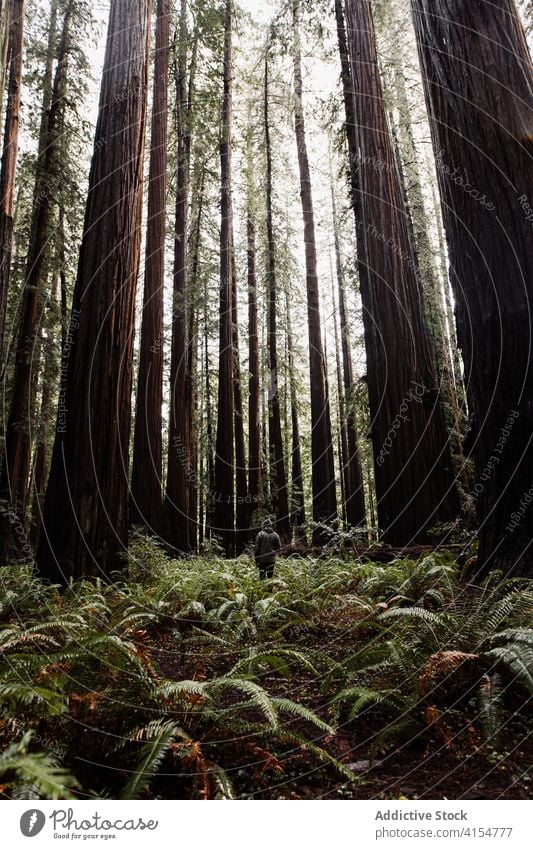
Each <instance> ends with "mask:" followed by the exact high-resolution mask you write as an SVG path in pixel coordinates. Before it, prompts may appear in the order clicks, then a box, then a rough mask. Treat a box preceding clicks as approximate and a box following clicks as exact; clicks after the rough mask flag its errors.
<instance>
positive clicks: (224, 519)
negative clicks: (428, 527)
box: [213, 0, 235, 557]
mask: <svg viewBox="0 0 533 849" xmlns="http://www.w3.org/2000/svg"><path fill="white" fill-rule="evenodd" d="M232 75H233V71H232V0H226V18H225V31H224V92H223V100H222V121H221V138H220V165H221V198H220V202H221V227H220V314H219V315H220V337H219V367H218V422H217V437H216V454H215V492H214V494H213V497H214V502H215V511H214V513H215V516H214V518H215V527H214V528H213V530H214V532H215V534H217V535H218V536H219V537H220V538H221V540H222V544H223V546H224V550H225V552H226V555H227V556H228V557H231V556H232V555H233V553H234V549H235V529H234V526H235V494H234V468H235V464H234V452H233V433H234V419H233V325H232V276H233V244H232V237H231V234H232V229H233V225H232V217H233V216H232V200H231V120H232V104H231V89H232Z"/></svg>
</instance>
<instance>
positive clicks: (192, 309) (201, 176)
mask: <svg viewBox="0 0 533 849" xmlns="http://www.w3.org/2000/svg"><path fill="white" fill-rule="evenodd" d="M195 45H196V41H195ZM195 52H196V47H195V46H193V57H192V59H191V64H192V65H193V64H194V62H195ZM190 79H192V71H191V77H190ZM191 90H192V86H191V85H190V86H189V91H190V96H189V104H190V103H191V99H192V94H191ZM195 171H196V173H195V175H194V184H193V191H192V196H193V197H194V198H195V219H194V227H193V229H192V232H191V234H190V246H191V248H190V279H189V283H188V287H189V289H190V291H191V292H192V293H193V294H194V296H195V297H194V301H191V302H190V303H189V355H188V358H187V364H188V370H189V375H190V377H189V381H188V386H189V387H190V391H191V398H190V401H189V403H188V408H189V409H188V412H189V436H190V440H189V441H190V468H191V474H189V475H188V486H189V495H188V497H189V515H190V518H191V522H190V523H189V530H190V533H189V544H190V546H191V548H192V549H193V550H194V551H195V550H196V549H197V546H198V542H202V541H203V524H202V522H203V520H202V510H203V497H204V494H203V492H202V485H203V468H199V461H200V467H202V464H203V457H202V455H201V453H200V452H199V444H198V437H199V431H200V426H201V421H202V415H203V410H202V409H201V407H202V406H203V401H202V399H201V398H200V393H199V392H198V389H197V387H198V386H201V385H202V382H201V380H200V381H199V379H198V378H199V374H198V372H199V371H200V372H203V371H204V368H205V366H204V363H203V358H202V357H201V356H200V354H201V351H202V347H203V346H202V341H201V340H200V336H199V330H200V313H199V308H198V307H197V306H196V301H198V302H199V300H200V299H199V296H198V293H199V291H200V277H199V269H200V244H201V239H202V217H203V209H204V202H205V199H204V186H205V163H203V162H202V163H201V164H200V166H199V173H198V169H195ZM199 361H200V363H201V365H200V366H199ZM199 454H200V457H199V456H198V455H199ZM199 484H200V485H199Z"/></svg>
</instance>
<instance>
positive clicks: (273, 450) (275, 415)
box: [263, 51, 290, 540]
mask: <svg viewBox="0 0 533 849" xmlns="http://www.w3.org/2000/svg"><path fill="white" fill-rule="evenodd" d="M268 101H269V91H268V51H267V55H266V57H265V79H264V98H263V117H264V130H265V155H266V232H267V296H268V332H267V344H268V357H269V366H270V382H269V393H268V434H269V449H270V492H271V498H272V509H273V511H274V513H275V516H276V528H277V531H278V533H279V535H280V536H281V539H282V540H287V539H288V536H289V533H290V522H289V500H288V491H287V473H286V469H285V452H284V450H283V436H282V430H281V409H280V401H279V386H278V381H279V367H278V327H277V310H278V307H277V280H276V247H275V241H274V223H273V215H272V147H271V142H270V125H269V102H268Z"/></svg>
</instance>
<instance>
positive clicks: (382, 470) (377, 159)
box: [346, 0, 459, 545]
mask: <svg viewBox="0 0 533 849" xmlns="http://www.w3.org/2000/svg"><path fill="white" fill-rule="evenodd" d="M346 8H347V20H348V33H349V38H348V46H349V50H350V57H351V69H352V86H353V92H354V100H353V105H354V114H355V137H356V138H355V143H356V150H355V151H354V152H351V153H352V155H351V157H350V159H351V161H352V162H353V160H354V156H355V157H357V159H356V164H357V166H358V168H357V175H356V176H357V181H358V186H357V191H358V202H357V240H358V253H359V260H360V266H359V267H360V268H361V260H362V264H364V266H365V267H366V268H365V272H364V273H363V274H362V275H361V276H360V285H361V298H362V301H363V320H364V327H365V342H366V351H367V367H368V377H367V379H368V393H369V402H370V412H371V417H372V442H373V449H374V460H375V478H376V492H377V500H378V517H379V523H380V526H381V528H382V530H383V535H384V539H385V540H386V541H387V542H389V543H390V544H392V545H394V544H397V545H406V544H408V543H409V542H410V541H411V540H413V539H417V538H423V537H424V535H425V533H426V531H427V530H428V529H429V528H431V527H432V526H433V525H435V524H437V523H438V522H440V521H450V520H452V519H454V518H455V517H456V515H457V513H458V510H459V503H458V496H457V491H456V487H455V483H454V477H453V470H452V464H451V456H450V448H449V445H448V438H447V433H446V428H445V424H444V416H443V412H442V408H441V399H440V396H439V392H438V389H437V386H436V376H435V372H434V364H433V359H432V352H431V345H430V341H429V336H428V334H427V331H426V328H425V325H424V321H423V315H422V302H421V292H420V284H419V280H418V277H417V273H416V257H415V254H414V250H413V244H412V241H411V239H410V237H409V229H408V220H407V214H406V210H405V206H404V199H403V196H402V189H401V182H400V178H399V174H398V170H397V164H396V160H395V155H394V148H393V144H392V139H391V133H390V129H389V126H388V123H387V116H386V112H385V107H384V101H383V92H382V86H381V80H380V75H379V68H378V62H377V54H376V43H375V35H374V26H373V18H372V11H371V6H370V3H369V2H368V0H347V5H346ZM349 92H350V89H349V90H348V96H349ZM377 164H379V167H377Z"/></svg>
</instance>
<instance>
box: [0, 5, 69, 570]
mask: <svg viewBox="0 0 533 849" xmlns="http://www.w3.org/2000/svg"><path fill="white" fill-rule="evenodd" d="M73 9H74V2H73V0H71V2H70V3H69V4H68V5H67V7H66V10H65V17H64V20H63V26H62V33H61V41H60V44H59V48H58V53H57V67H56V71H55V76H54V83H53V87H52V92H51V94H50V89H49V85H50V80H49V78H50V75H51V69H52V59H53V46H54V45H53V38H51V39H50V44H49V50H48V56H47V67H46V71H45V77H44V80H45V92H44V98H43V112H42V116H43V117H42V121H41V127H40V136H39V149H38V156H37V166H36V168H37V173H36V179H35V188H34V193H33V209H32V218H31V230H30V243H29V249H28V256H27V261H26V275H25V283H24V291H23V297H22V307H21V313H20V316H21V319H20V329H19V334H18V339H17V345H16V351H15V362H14V371H13V393H12V398H11V407H10V411H9V418H8V422H7V428H6V437H5V456H4V467H3V469H2V475H1V477H0V497H1V498H2V499H3V500H5V501H7V502H8V503H9V513H8V514H4V516H3V518H2V520H1V522H0V558H4V559H5V558H7V557H8V556H9V554H10V551H11V547H12V543H14V544H15V550H16V548H17V547H20V546H18V545H17V544H22V545H24V544H25V538H24V537H21V535H15V537H16V538H15V539H13V537H12V533H11V531H12V528H13V522H12V521H11V519H12V517H14V516H16V517H17V519H18V521H19V522H22V524H24V522H25V518H26V507H27V501H28V492H29V478H30V470H31V454H32V441H33V436H34V434H33V432H32V431H33V429H34V424H35V422H34V418H35V401H36V397H37V384H38V374H39V355H38V350H39V338H38V326H39V324H40V321H41V313H42V308H43V291H42V290H43V287H44V285H45V282H46V279H47V275H48V267H47V264H48V260H49V255H50V246H49V237H50V225H51V217H52V211H53V202H52V201H53V197H54V195H55V194H56V193H57V190H58V187H59V176H60V175H59V167H60V153H61V150H60V146H61V127H62V121H61V118H62V114H63V111H64V108H65V84H66V75H67V63H68V54H69V50H70V27H71V23H72V14H73Z"/></svg>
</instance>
